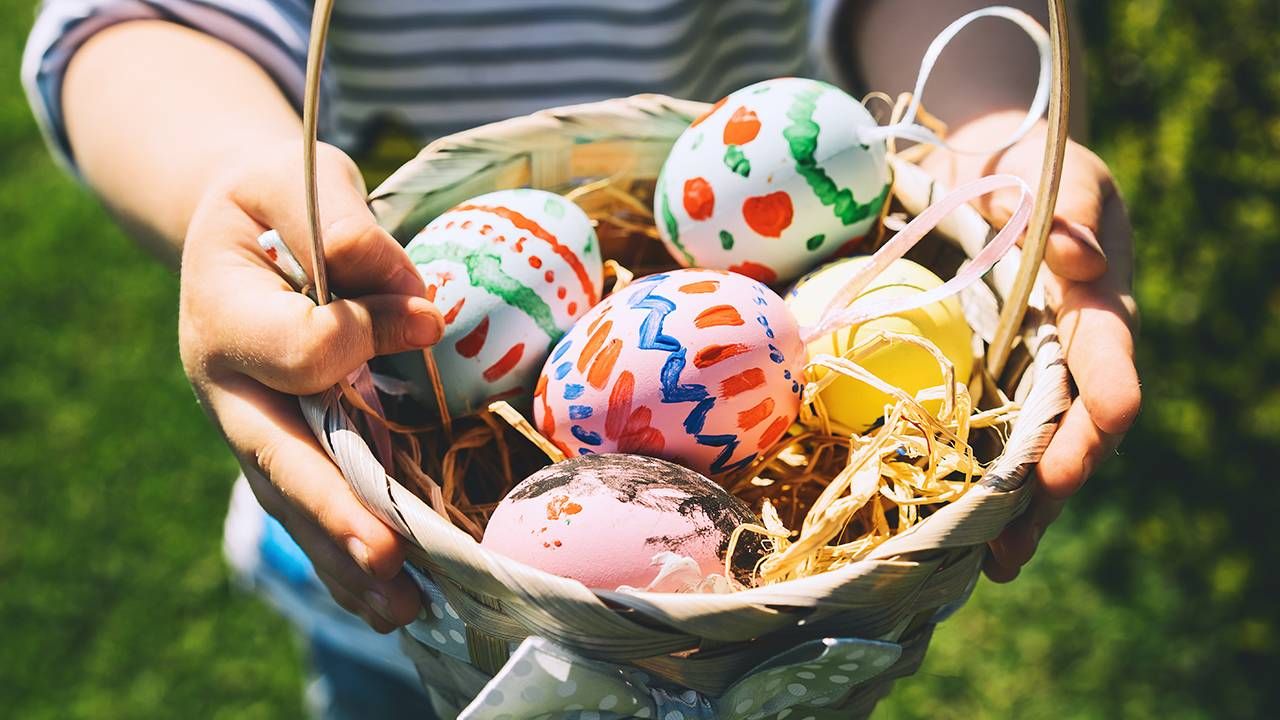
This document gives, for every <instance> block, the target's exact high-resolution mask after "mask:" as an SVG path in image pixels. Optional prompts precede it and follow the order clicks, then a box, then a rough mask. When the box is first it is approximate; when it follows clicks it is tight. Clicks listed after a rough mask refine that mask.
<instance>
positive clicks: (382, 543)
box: [179, 140, 444, 632]
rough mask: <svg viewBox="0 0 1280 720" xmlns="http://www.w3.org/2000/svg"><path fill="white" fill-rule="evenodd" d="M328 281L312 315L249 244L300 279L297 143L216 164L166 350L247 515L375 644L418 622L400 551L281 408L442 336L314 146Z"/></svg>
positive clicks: (304, 237) (358, 190)
mask: <svg viewBox="0 0 1280 720" xmlns="http://www.w3.org/2000/svg"><path fill="white" fill-rule="evenodd" d="M317 171H318V177H319V185H320V208H321V227H322V228H323V236H324V248H325V259H326V262H327V267H328V269H329V280H330V284H331V285H332V287H333V291H334V293H335V294H337V295H340V296H342V297H343V298H345V299H343V300H337V301H334V302H331V303H329V304H327V305H324V306H321V307H317V306H316V304H315V303H313V302H312V301H311V300H309V299H308V298H306V297H305V296H303V295H301V294H299V293H297V292H294V291H293V290H292V289H291V288H290V287H289V285H288V284H287V283H285V282H284V280H283V279H281V277H280V276H279V275H278V274H277V273H276V271H275V270H274V268H273V267H272V264H271V262H270V260H269V259H268V258H267V257H266V255H265V253H264V252H263V250H262V249H260V247H259V246H258V243H257V237H258V235H260V234H261V233H262V232H263V231H265V230H267V229H269V228H274V229H276V230H277V231H279V233H280V235H281V237H282V238H283V240H284V241H285V243H287V244H288V245H289V247H290V248H291V249H292V250H293V252H294V254H295V255H297V257H298V259H299V261H300V262H301V263H302V265H303V267H305V268H308V270H309V269H310V267H311V250H310V247H311V246H310V242H309V240H308V237H309V235H308V229H307V228H308V224H307V217H306V211H305V209H304V207H305V206H304V198H303V182H302V155H301V143H300V142H297V141H296V140H293V141H290V142H287V143H283V144H281V145H279V146H276V147H274V148H272V149H271V150H269V151H268V152H261V151H259V152H255V153H253V154H251V155H249V156H246V157H244V158H241V159H235V160H231V161H229V162H228V163H227V164H226V166H225V168H224V170H223V171H222V172H221V173H220V174H219V176H218V178H217V179H216V180H215V181H214V182H212V183H211V184H210V186H209V188H208V189H207V191H206V192H205V193H204V195H203V197H202V199H201V201H200V203H199V205H198V207H197V209H196V211H195V214H194V215H193V217H192V221H191V224H190V226H189V229H188V231H187V236H186V242H185V246H184V250H183V256H182V293H181V306H180V307H181V309H180V318H179V344H180V346H181V351H182V360H183V364H184V366H185V368H186V372H187V376H188V377H189V378H190V380H191V384H192V386H193V387H194V388H195V391H196V395H197V396H198V397H199V399H200V402H201V404H202V405H203V407H204V409H205V411H206V412H207V413H208V414H209V416H210V417H211V418H212V419H213V421H214V423H215V424H216V425H217V426H218V427H219V429H220V430H221V431H222V434H223V435H224V437H225V438H226V440H227V443H228V444H229V445H230V446H231V449H232V451H234V453H235V455H236V457H237V458H238V459H239V461H240V465H241V467H242V468H243V469H244V472H245V475H246V476H247V477H248V479H249V483H250V485H251V486H252V487H253V490H254V493H255V494H256V495H257V497H258V500H259V502H261V503H262V506H263V507H264V508H265V509H266V510H267V512H269V513H270V514H271V515H272V516H274V517H275V518H276V519H278V520H279V521H280V522H281V523H282V524H283V525H284V526H285V528H287V529H288V531H289V534H290V535H292V536H293V538H294V539H295V540H296V541H297V542H298V544H299V545H300V546H301V547H302V549H303V550H304V551H305V552H306V553H307V555H308V556H309V557H310V558H311V561H312V563H313V564H314V565H315V568H316V572H317V574H318V575H319V576H320V579H321V580H322V581H323V582H324V584H325V585H326V586H327V587H328V588H329V591H330V592H331V593H332V594H333V597H334V599H335V600H336V601H337V602H338V603H339V604H340V605H342V606H343V607H345V608H347V609H348V610H350V611H351V612H353V613H356V614H358V615H360V616H361V617H363V618H364V619H365V621H366V622H368V623H369V625H370V626H372V627H373V628H374V629H376V630H379V631H380V632H389V631H391V630H392V629H394V628H395V627H398V626H400V625H404V624H407V623H408V622H410V621H411V620H412V619H413V618H414V617H415V616H416V614H417V612H418V608H419V598H418V593H417V590H416V588H415V587H414V586H413V584H412V583H411V582H410V580H409V579H408V578H407V577H406V576H405V575H404V573H402V572H401V565H402V563H403V561H404V548H403V546H402V541H401V539H400V538H399V537H398V536H397V535H396V534H395V533H394V532H393V531H392V530H391V529H390V528H388V527H387V526H385V525H384V524H383V523H382V522H381V521H380V520H378V518H377V517H375V516H374V515H372V514H371V513H369V511H368V510H366V509H365V508H364V506H362V505H361V504H360V502H359V500H357V499H356V497H355V496H354V495H353V494H352V492H351V490H350V489H349V488H348V486H347V483H346V481H345V480H344V479H343V478H342V476H341V474H340V473H339V471H338V469H337V467H336V466H334V464H333V463H332V462H331V461H330V460H329V458H328V456H327V455H326V454H325V452H324V451H323V450H322V449H321V448H320V446H319V444H317V442H316V440H315V439H314V438H313V437H312V435H311V432H310V430H309V429H308V427H307V425H306V424H305V423H304V421H303V419H302V416H301V413H300V411H299V407H298V401H297V398H296V397H293V396H295V395H307V394H312V393H317V392H320V391H322V390H324V389H326V388H329V387H331V386H333V385H334V384H335V383H337V382H338V381H339V380H341V379H343V378H344V377H346V375H347V374H348V373H350V372H351V371H352V370H354V369H356V368H358V367H359V366H360V365H361V364H362V363H364V362H366V361H368V360H369V359H370V358H371V357H373V356H374V355H383V354H387V353H394V352H401V351H404V350H411V349H416V348H423V347H427V346H429V345H431V344H433V343H435V342H436V341H437V340H438V339H439V338H440V334H441V332H442V328H443V325H444V324H443V320H442V319H441V317H440V313H439V312H438V311H437V310H436V309H435V307H434V306H433V305H432V304H431V303H430V302H428V301H427V300H426V299H424V298H423V294H424V292H425V286H424V285H423V282H422V279H421V277H419V275H418V273H417V271H416V270H415V269H414V267H413V264H412V263H411V262H410V261H409V257H408V256H407V255H406V254H405V252H404V250H403V249H401V247H400V246H399V244H397V243H396V241H395V240H394V239H393V238H392V237H391V236H390V235H389V234H388V233H387V232H386V231H384V230H382V229H381V228H380V227H378V225H377V223H376V222H375V221H374V218H373V214H372V213H371V212H370V211H369V209H368V207H367V206H366V205H365V191H364V188H363V183H362V181H361V179H360V175H359V173H358V171H357V170H356V167H355V164H354V163H353V162H352V161H351V160H350V159H349V158H348V157H347V156H346V155H345V154H343V153H342V152H341V151H339V150H337V149H336V148H333V147H331V146H327V145H321V146H320V148H319V152H318V158H317Z"/></svg>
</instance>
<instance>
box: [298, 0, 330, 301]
mask: <svg viewBox="0 0 1280 720" xmlns="http://www.w3.org/2000/svg"><path fill="white" fill-rule="evenodd" d="M333 2H334V0H316V3H315V7H314V9H313V10H312V12H311V37H310V41H309V44H308V46H307V74H306V82H305V85H304V86H303V95H302V177H303V181H304V183H305V185H306V192H307V226H308V228H309V229H310V231H311V278H312V279H311V281H312V283H314V285H315V290H316V297H315V300H316V304H317V305H324V304H325V303H327V302H329V276H328V273H327V271H326V269H325V264H324V239H323V238H322V237H321V236H320V191H319V185H318V183H317V181H316V145H317V143H318V138H317V135H318V134H319V123H320V71H321V69H322V68H323V67H324V46H325V41H326V40H328V38H329V16H330V15H331V14H332V13H333Z"/></svg>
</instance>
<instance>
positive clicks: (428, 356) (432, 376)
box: [422, 348, 453, 438]
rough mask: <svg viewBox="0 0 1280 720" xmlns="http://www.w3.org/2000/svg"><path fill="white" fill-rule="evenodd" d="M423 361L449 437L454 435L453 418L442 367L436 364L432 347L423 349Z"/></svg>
mask: <svg viewBox="0 0 1280 720" xmlns="http://www.w3.org/2000/svg"><path fill="white" fill-rule="evenodd" d="M422 362H423V364H424V365H426V366H427V379H429V380H430V381H431V392H432V394H434V395H435V398H436V407H438V408H439V409H440V424H441V426H442V427H443V428H444V435H445V437H447V438H452V437H453V418H452V417H451V416H450V414H449V405H448V403H447V402H446V401H445V397H444V383H443V382H442V381H441V380H440V368H439V367H438V366H437V365H436V355H435V353H434V352H432V350H431V348H424V349H423V350H422Z"/></svg>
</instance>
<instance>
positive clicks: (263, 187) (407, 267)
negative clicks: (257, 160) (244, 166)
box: [233, 144, 426, 297]
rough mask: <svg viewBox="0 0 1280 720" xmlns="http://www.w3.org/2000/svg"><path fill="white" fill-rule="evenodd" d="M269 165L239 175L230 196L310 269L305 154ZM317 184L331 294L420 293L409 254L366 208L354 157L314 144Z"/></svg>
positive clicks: (423, 287) (421, 287)
mask: <svg viewBox="0 0 1280 720" xmlns="http://www.w3.org/2000/svg"><path fill="white" fill-rule="evenodd" d="M268 165H270V166H271V167H270V168H269V169H263V170H261V171H258V172H255V173H252V174H250V175H249V176H248V177H246V178H244V179H243V180H242V182H241V183H240V185H239V186H238V187H237V188H236V189H235V191H234V192H233V198H234V200H235V201H236V202H237V203H238V204H239V205H240V206H241V207H242V208H243V209H244V210H245V212H247V213H248V214H249V215H250V216H251V217H253V219H254V220H256V221H257V222H259V223H261V224H262V225H264V226H265V227H268V228H272V229H274V230H276V231H277V232H279V233H280V237H281V239H283V240H284V242H285V244H287V245H288V246H289V248H290V249H291V250H292V251H293V253H294V255H296V256H297V258H298V261H299V262H300V263H301V264H302V266H303V267H304V268H305V269H306V270H307V272H308V274H309V273H310V272H311V269H312V259H311V258H312V243H311V227H310V222H309V221H308V219H307V211H306V194H305V189H304V187H303V182H302V178H303V173H302V155H301V153H300V152H293V151H290V152H289V153H288V154H287V156H286V157H284V158H282V159H281V161H280V162H278V163H270V164H268ZM316 184H317V194H318V202H319V209H320V234H321V237H322V238H323V244H324V259H325V266H326V270H327V273H328V276H329V281H330V285H331V286H332V287H333V290H334V291H335V293H337V294H339V295H345V296H348V297H351V296H358V295H365V294H377V293H392V294H402V295H418V296H421V295H423V294H424V293H425V292H426V285H425V284H424V283H423V281H422V278H421V276H419V274H418V271H417V269H416V268H415V267H414V266H413V263H412V262H411V261H410V260H409V256H408V255H407V254H406V253H405V251H404V249H403V248H402V247H400V244H399V243H398V242H396V240H395V238H393V237H391V234H390V233H388V232H387V231H386V230H384V229H382V228H381V227H380V226H379V225H378V223H377V220H376V219H375V218H374V216H373V212H372V211H370V210H369V206H368V204H367V202H366V198H365V191H364V183H363V181H362V180H361V178H360V174H359V171H358V170H357V168H356V166H355V163H354V162H352V160H351V158H349V157H347V155H346V154H345V153H343V152H342V151H341V150H338V149H337V148H335V147H333V146H331V145H324V144H321V145H319V146H318V147H317V152H316Z"/></svg>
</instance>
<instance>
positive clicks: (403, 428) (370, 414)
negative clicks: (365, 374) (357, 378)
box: [338, 380, 431, 435]
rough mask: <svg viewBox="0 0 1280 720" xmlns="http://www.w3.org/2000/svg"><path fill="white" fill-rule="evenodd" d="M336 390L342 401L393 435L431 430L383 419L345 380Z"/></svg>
mask: <svg viewBox="0 0 1280 720" xmlns="http://www.w3.org/2000/svg"><path fill="white" fill-rule="evenodd" d="M338 389H339V390H340V391H341V392H342V397H343V399H344V400H346V401H347V402H348V403H350V405H351V407H353V408H355V409H356V410H359V411H360V412H361V413H364V415H365V417H366V418H368V419H369V420H371V421H373V422H376V423H378V424H379V425H381V426H383V427H385V428H386V429H387V430H389V431H391V432H393V433H399V434H401V435H414V434H416V433H420V432H426V431H428V430H430V429H431V428H429V427H426V426H422V425H404V424H402V423H398V422H396V421H394V420H390V419H388V418H386V417H384V416H383V414H382V413H380V412H378V411H377V410H375V409H373V408H372V407H370V406H369V403H367V402H365V400H364V398H363V397H360V393H358V392H356V389H355V388H354V387H352V386H351V383H349V382H347V381H346V380H343V381H342V382H340V383H338Z"/></svg>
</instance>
